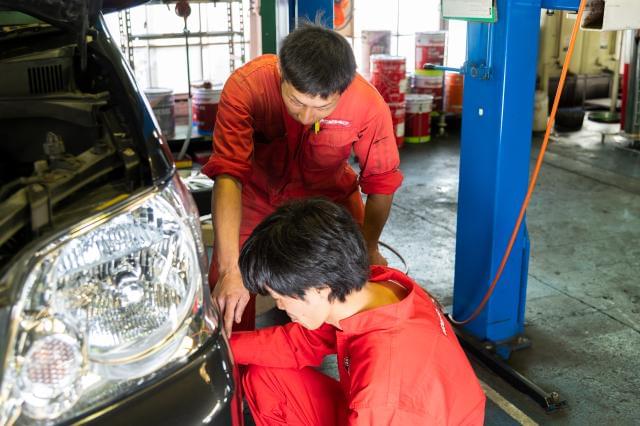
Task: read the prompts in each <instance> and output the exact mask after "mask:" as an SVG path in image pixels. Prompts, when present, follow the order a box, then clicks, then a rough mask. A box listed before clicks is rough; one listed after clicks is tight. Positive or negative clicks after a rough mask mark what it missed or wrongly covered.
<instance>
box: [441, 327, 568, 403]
mask: <svg viewBox="0 0 640 426" xmlns="http://www.w3.org/2000/svg"><path fill="white" fill-rule="evenodd" d="M453 328H454V330H455V332H456V335H457V336H458V340H460V344H461V345H462V347H463V348H464V349H465V350H466V351H467V352H468V353H471V354H473V356H475V357H476V359H478V360H479V361H480V362H482V363H483V364H484V365H485V366H486V367H487V368H489V369H490V370H491V371H493V372H494V373H495V374H497V375H498V376H500V377H501V378H502V379H504V380H505V381H507V382H508V383H509V384H510V385H511V386H513V387H514V388H516V389H518V390H519V391H520V392H522V393H524V394H526V395H527V396H529V397H530V398H532V399H533V400H534V401H535V402H537V403H538V405H540V406H541V407H542V408H543V409H544V410H545V411H546V412H548V413H551V412H554V411H558V410H560V409H562V408H565V407H566V406H567V401H566V400H565V399H562V398H561V397H560V394H559V393H558V392H546V391H545V390H543V389H542V388H540V387H539V386H538V385H536V384H535V383H533V382H532V381H531V380H529V379H527V378H526V377H525V376H523V375H522V374H520V373H518V372H517V371H516V370H514V369H513V368H511V367H510V366H509V365H508V364H507V363H506V362H505V361H504V360H503V359H502V358H500V357H499V356H498V355H496V353H495V352H494V350H495V346H494V345H493V344H489V345H487V344H486V342H480V341H479V340H478V339H476V338H475V337H473V336H471V335H470V334H468V333H466V332H465V331H464V330H462V329H461V328H460V327H457V326H455V325H454V326H453Z"/></svg>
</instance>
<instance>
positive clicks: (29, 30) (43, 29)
mask: <svg viewBox="0 0 640 426" xmlns="http://www.w3.org/2000/svg"><path fill="white" fill-rule="evenodd" d="M52 29H54V30H55V29H56V28H55V27H53V26H51V25H49V24H45V23H36V24H22V25H3V26H2V27H0V38H2V39H7V38H13V37H17V36H23V35H35V34H41V33H48V32H50V31H51V30H52Z"/></svg>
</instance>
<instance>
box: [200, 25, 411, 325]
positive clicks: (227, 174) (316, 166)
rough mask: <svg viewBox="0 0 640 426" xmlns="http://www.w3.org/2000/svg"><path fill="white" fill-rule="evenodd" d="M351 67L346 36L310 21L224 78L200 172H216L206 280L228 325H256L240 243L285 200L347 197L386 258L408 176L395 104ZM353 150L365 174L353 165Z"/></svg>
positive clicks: (370, 241)
mask: <svg viewBox="0 0 640 426" xmlns="http://www.w3.org/2000/svg"><path fill="white" fill-rule="evenodd" d="M355 69H356V64H355V59H354V56H353V52H352V50H351V47H350V46H349V44H348V43H347V41H346V40H345V39H344V38H343V37H342V36H341V35H339V34H338V33H336V32H334V31H331V30H329V29H325V28H322V27H318V26H313V25H307V26H304V27H301V28H298V29H296V30H295V31H293V32H292V33H291V34H289V35H288V36H287V37H286V38H285V40H284V42H283V44H282V47H281V49H280V54H279V56H275V55H264V56H261V57H259V58H256V59H254V60H252V61H251V62H249V63H247V64H246V65H244V66H243V67H242V68H240V69H238V70H237V71H236V72H234V73H233V75H231V77H229V80H228V81H227V82H226V84H225V87H224V89H223V92H222V96H221V99H220V103H219V106H218V113H217V118H216V124H215V130H214V137H213V154H212V155H211V158H210V159H209V161H208V162H207V164H206V165H205V166H204V168H203V172H204V173H205V174H207V175H208V176H209V177H211V178H214V179H215V181H216V183H215V185H214V190H213V200H212V213H213V223H214V239H215V243H214V255H213V258H212V261H211V268H210V271H209V283H210V285H211V286H212V287H215V288H214V291H213V298H214V300H215V301H216V302H217V304H218V306H219V308H220V311H221V312H222V314H223V317H224V328H225V330H226V331H227V333H228V334H229V333H230V332H231V328H232V325H233V322H234V320H235V322H236V323H239V324H238V326H237V327H236V329H238V330H252V329H254V328H255V295H250V294H249V291H248V290H247V289H246V288H245V286H244V285H243V282H242V277H241V275H240V271H239V269H238V256H239V252H240V247H242V244H243V243H244V241H245V240H246V239H247V238H248V236H249V235H250V234H251V231H252V230H253V229H254V228H255V226H256V225H257V224H258V223H259V222H260V221H261V220H262V219H263V218H264V217H266V216H267V215H268V214H270V213H271V212H273V211H274V210H275V208H276V207H277V206H279V205H280V204H282V203H283V202H285V201H288V200H291V199H299V198H305V197H311V196H324V197H327V198H329V199H331V200H332V201H334V202H336V203H338V204H341V205H343V206H344V207H346V208H347V209H348V210H349V212H350V213H351V214H352V216H353V217H354V219H355V220H356V222H357V223H358V224H359V225H360V226H361V228H362V231H363V234H364V238H365V241H366V245H367V250H368V257H369V260H370V262H371V263H372V264H379V265H386V260H385V259H384V257H382V256H381V255H380V253H379V251H378V238H379V237H380V234H381V232H382V229H383V227H384V225H385V223H386V221H387V217H388V215H389V210H390V208H391V202H392V199H393V193H394V192H395V191H396V189H398V187H399V186H400V184H401V182H402V174H401V173H400V170H399V164H400V160H399V155H398V149H397V146H396V142H395V137H394V133H393V126H392V122H391V115H390V112H389V108H388V107H387V105H386V104H385V102H384V100H383V99H382V97H381V96H380V95H379V93H378V92H377V91H376V89H375V88H374V87H373V86H371V85H370V84H369V83H367V82H366V81H365V80H364V79H363V78H362V77H361V76H360V75H358V74H356V72H355ZM352 150H353V151H354V152H355V154H356V156H357V158H358V161H359V163H360V174H359V176H358V175H357V174H356V173H355V172H354V170H353V169H352V168H351V167H350V166H349V164H348V159H349V156H350V154H351V152H352ZM360 190H362V192H364V193H365V194H367V201H366V206H365V205H363V203H362V198H361V195H360Z"/></svg>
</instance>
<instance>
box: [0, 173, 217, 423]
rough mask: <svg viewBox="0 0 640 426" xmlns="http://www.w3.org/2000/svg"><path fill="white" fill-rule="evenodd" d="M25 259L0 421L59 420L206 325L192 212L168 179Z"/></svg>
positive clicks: (171, 357)
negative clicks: (24, 271)
mask: <svg viewBox="0 0 640 426" xmlns="http://www.w3.org/2000/svg"><path fill="white" fill-rule="evenodd" d="M26 262H27V264H26V265H24V264H23V266H22V268H24V269H25V270H26V271H28V272H26V273H25V274H24V275H23V276H24V279H23V280H24V281H23V282H24V285H23V286H21V289H22V291H21V294H20V298H19V302H18V303H17V304H16V307H15V309H14V312H13V322H12V327H11V333H10V334H11V335H10V345H9V350H8V351H7V352H8V353H7V357H6V358H7V359H6V361H5V364H4V365H5V369H4V377H3V380H2V384H1V387H0V402H2V408H0V424H4V423H5V422H7V423H13V422H17V423H18V424H21V423H32V422H33V421H34V420H37V421H41V422H44V423H46V422H48V421H50V420H54V419H55V421H61V420H64V419H68V418H71V417H72V416H74V415H77V414H79V413H80V412H82V411H85V410H88V409H90V408H92V407H94V406H95V405H97V404H103V403H105V402H107V401H108V400H109V399H111V398H113V397H117V396H118V395H121V394H122V393H125V392H126V391H127V390H128V389H130V388H132V387H135V386H139V384H140V383H141V381H140V378H144V377H146V376H148V375H150V373H153V372H155V371H157V370H158V369H160V368H168V367H170V366H171V365H173V364H176V363H179V362H180V361H181V360H182V361H184V359H185V356H187V355H189V354H190V353H192V352H193V351H195V350H196V349H197V348H198V347H199V346H200V345H201V344H202V343H203V342H204V340H206V338H207V337H208V336H209V335H210V334H211V333H212V332H213V328H214V327H215V325H214V318H213V316H212V315H211V314H210V310H209V305H208V303H204V300H208V287H207V286H206V285H204V284H205V274H204V273H203V271H205V270H206V269H205V268H206V261H205V258H204V248H203V246H202V240H201V236H200V229H199V220H198V214H197V211H196V210H195V207H194V206H193V202H192V200H191V198H190V195H189V194H188V192H187V191H186V190H185V188H184V186H183V185H182V184H181V183H180V182H179V180H177V179H174V180H173V181H171V182H170V183H169V184H168V185H167V186H166V187H165V188H163V189H160V190H157V191H154V192H153V193H146V194H144V195H141V196H139V197H136V199H134V200H133V201H131V202H130V203H128V204H127V205H126V206H124V207H121V208H120V209H118V210H114V211H113V212H111V213H110V214H108V215H105V214H102V215H100V216H96V217H95V218H94V219H93V220H92V221H91V222H89V223H87V224H85V225H83V226H82V227H80V228H78V229H75V230H72V231H70V232H69V233H68V234H65V235H64V236H61V237H60V238H57V239H55V240H54V241H51V242H49V244H47V246H46V248H43V249H42V250H40V251H38V252H37V253H35V255H33V253H32V256H31V257H30V259H28V260H27V261H26ZM25 266H26V268H25ZM136 379H137V380H136ZM3 420H4V421H3Z"/></svg>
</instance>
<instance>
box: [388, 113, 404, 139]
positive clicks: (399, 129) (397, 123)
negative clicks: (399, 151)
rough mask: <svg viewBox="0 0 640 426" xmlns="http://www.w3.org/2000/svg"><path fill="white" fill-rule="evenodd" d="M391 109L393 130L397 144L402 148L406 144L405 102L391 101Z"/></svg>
mask: <svg viewBox="0 0 640 426" xmlns="http://www.w3.org/2000/svg"><path fill="white" fill-rule="evenodd" d="M388 105H389V110H390V111H391V121H392V122H393V132H394V133H395V136H396V145H398V148H401V147H402V145H404V130H405V129H404V125H405V112H406V110H405V103H404V102H392V103H389V104H388Z"/></svg>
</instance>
